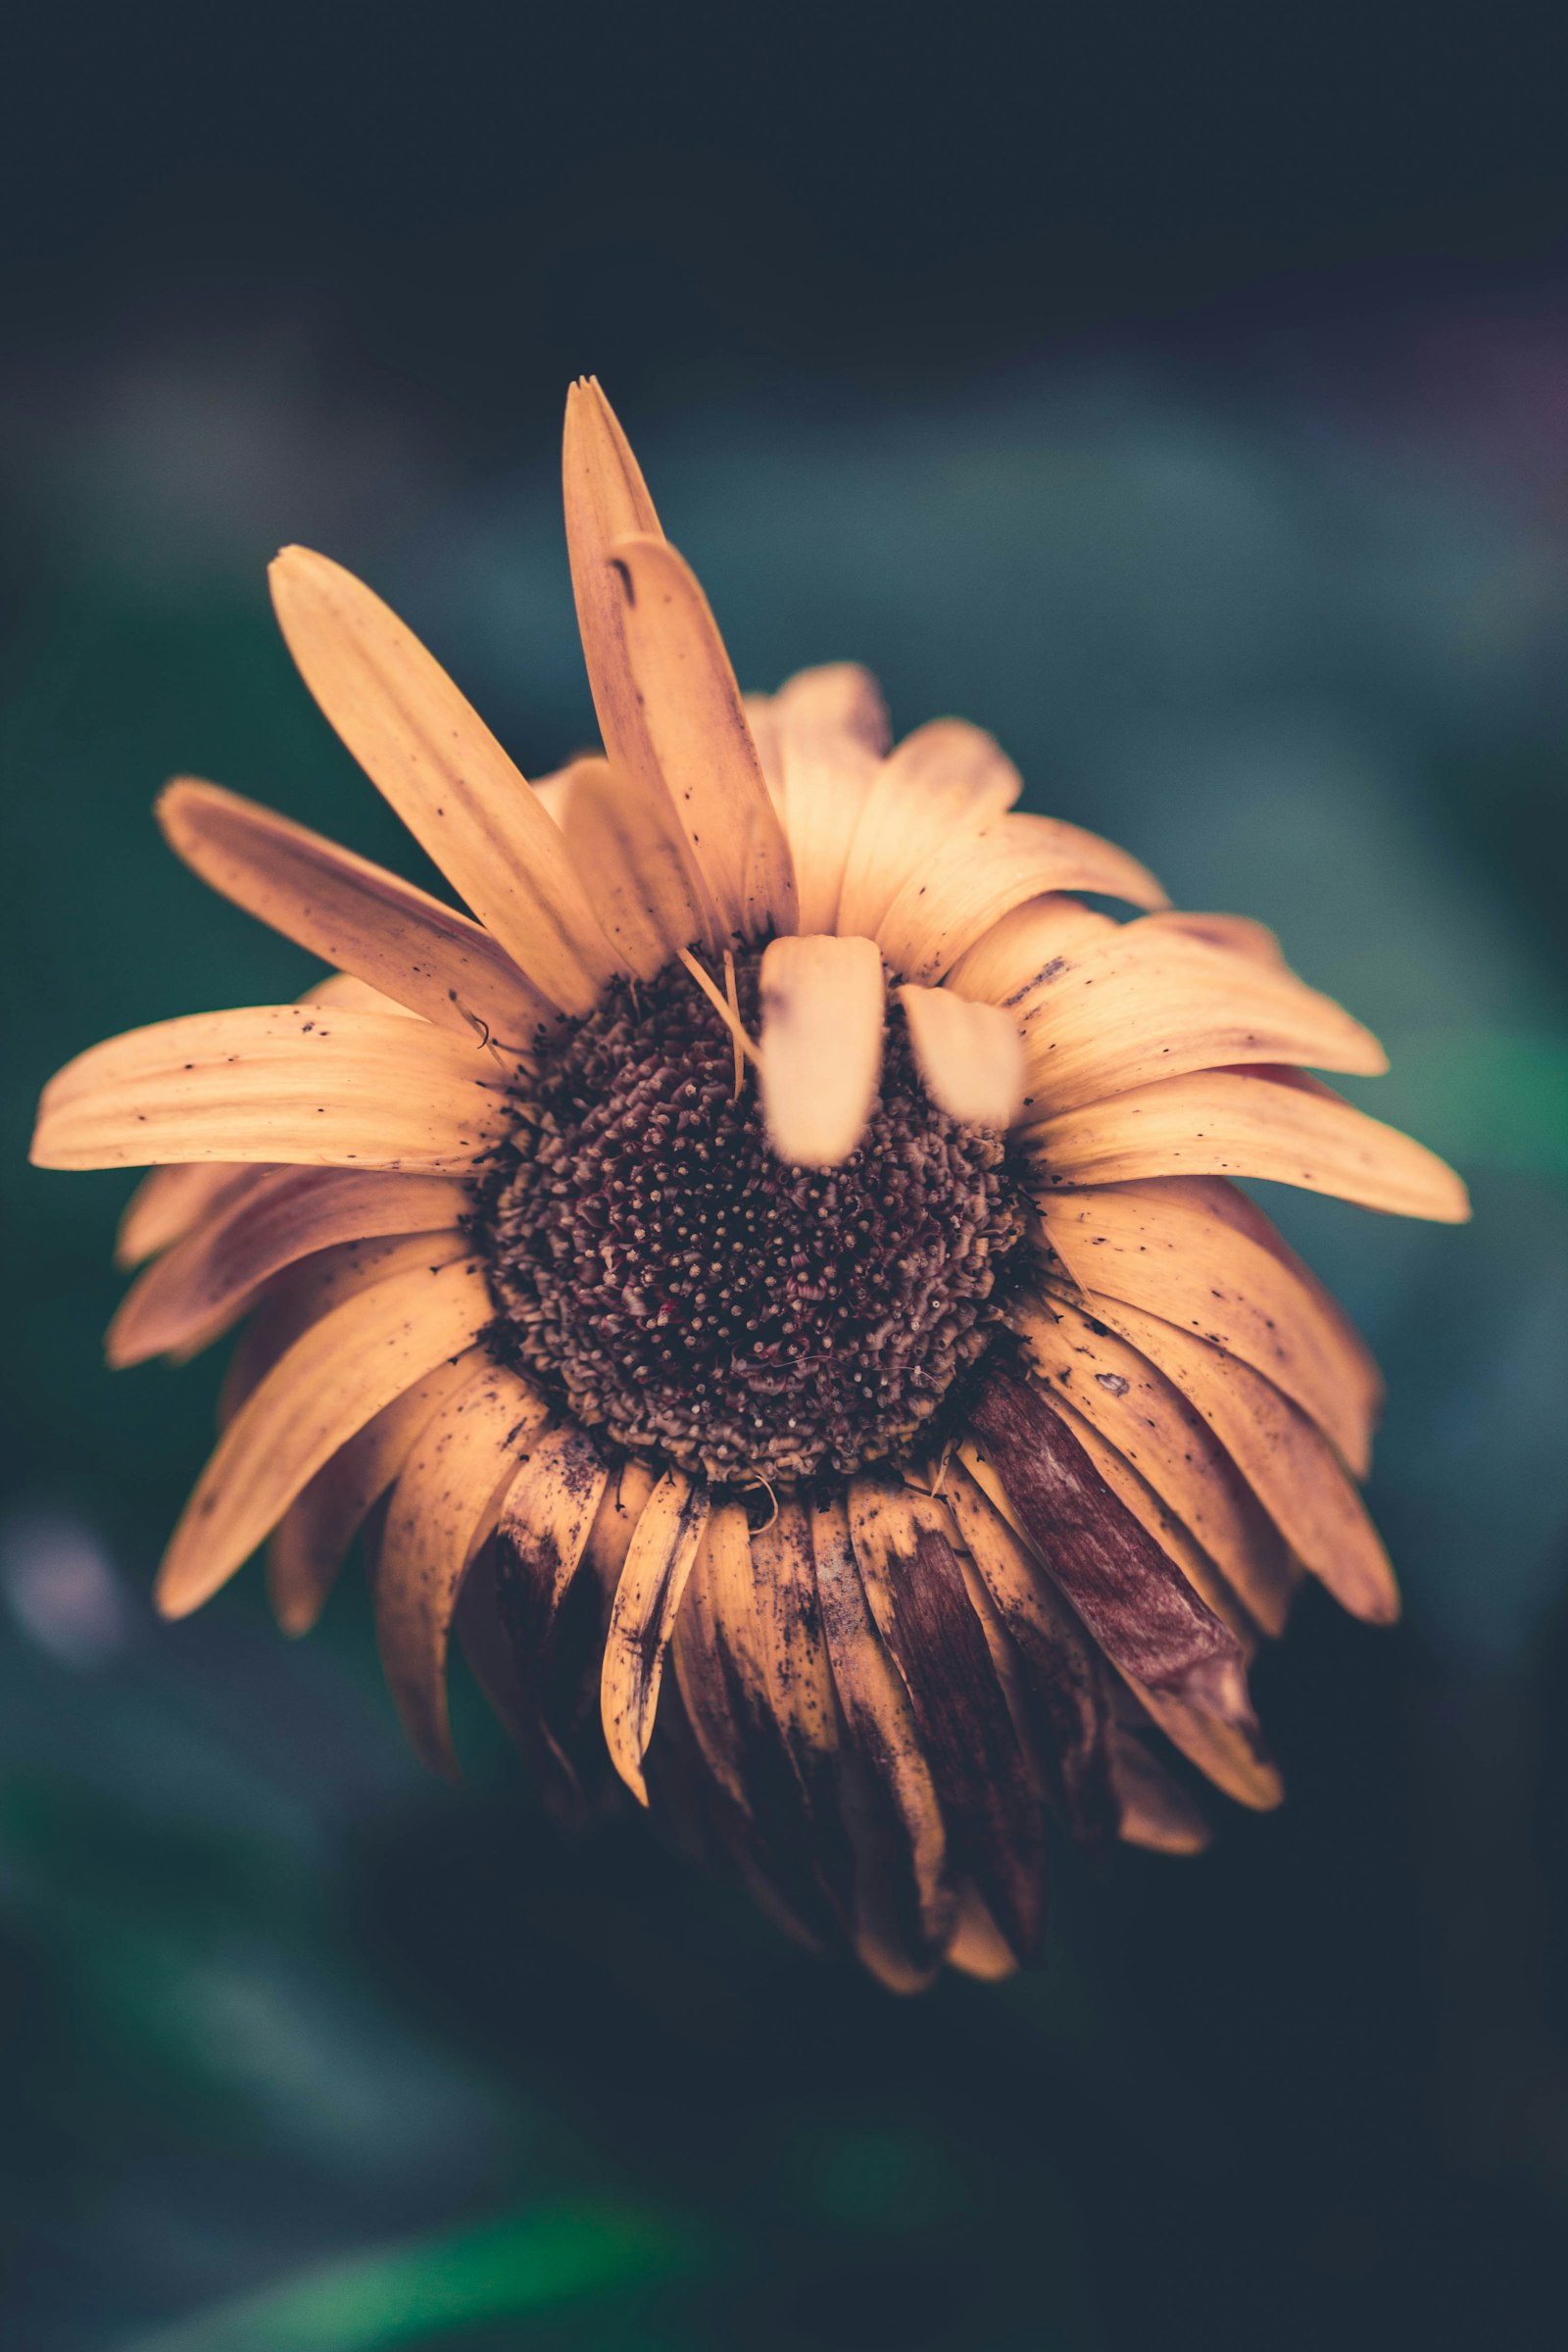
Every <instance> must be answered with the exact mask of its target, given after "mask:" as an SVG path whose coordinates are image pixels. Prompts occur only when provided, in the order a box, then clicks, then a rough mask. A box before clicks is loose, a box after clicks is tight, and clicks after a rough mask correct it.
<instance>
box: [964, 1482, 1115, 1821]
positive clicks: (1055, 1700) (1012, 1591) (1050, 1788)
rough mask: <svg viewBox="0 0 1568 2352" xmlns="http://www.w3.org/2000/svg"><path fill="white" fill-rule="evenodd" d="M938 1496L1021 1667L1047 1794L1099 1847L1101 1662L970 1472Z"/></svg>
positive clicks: (1105, 1719) (1104, 1804) (1107, 1797)
mask: <svg viewBox="0 0 1568 2352" xmlns="http://www.w3.org/2000/svg"><path fill="white" fill-rule="evenodd" d="M943 1492H944V1494H945V1495H946V1496H947V1499H948V1503H949V1507H950V1508H951V1510H952V1512H953V1516H954V1519H955V1521H956V1524H957V1528H958V1532H959V1534H960V1535H961V1536H962V1538H963V1541H964V1544H965V1547H966V1548H967V1550H968V1552H969V1555H970V1557H971V1558H972V1559H973V1561H974V1563H975V1566H976V1567H977V1568H978V1570H979V1571H980V1574H981V1576H982V1577H983V1578H984V1579H985V1582H986V1586H987V1589H988V1590H989V1592H990V1593H991V1597H992V1599H993V1601H994V1602H995V1604H996V1607H997V1610H998V1612H999V1613H1000V1615H1001V1618H1002V1621H1003V1623H1004V1625H1005V1627H1006V1629H1007V1632H1008V1634H1009V1636H1010V1637H1011V1639H1012V1642H1013V1643H1014V1645H1015V1647H1016V1649H1017V1651H1018V1654H1019V1657H1020V1658H1021V1660H1022V1662H1023V1666H1024V1670H1025V1677H1026V1683H1027V1691H1028V1697H1029V1703H1030V1707H1031V1710H1032V1713H1033V1715H1034V1717H1035V1719H1036V1721H1037V1723H1038V1725H1039V1731H1038V1734H1037V1738H1036V1741H1035V1746H1036V1752H1037V1754H1038V1756H1039V1759H1040V1764H1041V1767H1042V1770H1043V1771H1044V1774H1045V1776H1046V1787H1047V1792H1048V1794H1049V1795H1050V1797H1051V1800H1052V1802H1053V1804H1054V1806H1055V1808H1056V1810H1057V1811H1058V1812H1059V1814H1060V1815H1061V1818H1062V1820H1063V1821H1064V1822H1065V1823H1066V1825H1067V1827H1068V1828H1069V1830H1071V1832H1072V1834H1073V1836H1074V1837H1075V1838H1078V1839H1079V1841H1080V1842H1081V1843H1083V1844H1085V1845H1088V1846H1091V1847H1092V1846H1096V1845H1098V1844H1100V1843H1102V1842H1103V1839H1104V1838H1106V1837H1108V1836H1109V1834H1110V1833H1111V1831H1112V1829H1113V1828H1114V1826H1115V1820H1116V1807H1115V1803H1114V1799H1113V1794H1112V1789H1111V1779H1110V1751H1109V1743H1108V1732H1109V1720H1110V1711H1109V1704H1108V1698H1107V1680H1108V1678H1107V1676H1106V1674H1105V1670H1104V1666H1103V1661H1102V1659H1101V1658H1100V1656H1099V1654H1098V1653H1097V1651H1096V1650H1095V1647H1094V1645H1093V1643H1092V1642H1090V1641H1089V1639H1088V1637H1087V1636H1086V1634H1085V1633H1084V1629H1083V1627H1082V1626H1081V1625H1080V1624H1079V1622H1078V1620H1077V1618H1076V1617H1075V1616H1074V1615H1073V1613H1072V1611H1071V1610H1070V1609H1069V1608H1068V1606H1067V1604H1066V1602H1065V1601H1064V1600H1063V1599H1062V1598H1061V1596H1060V1594H1059V1593H1057V1592H1056V1591H1055V1590H1054V1587H1053V1586H1052V1584H1051V1581H1050V1579H1049V1578H1048V1577H1047V1576H1045V1575H1043V1574H1042V1572H1041V1570H1040V1568H1039V1565H1038V1563H1037V1562H1036V1561H1035V1559H1034V1557H1033V1555H1032V1554H1031V1553H1030V1552H1029V1550H1028V1549H1027V1547H1026V1546H1025V1545H1024V1544H1021V1543H1020V1542H1019V1540H1018V1538H1017V1537H1016V1536H1015V1535H1014V1534H1013V1532H1012V1529H1011V1528H1010V1527H1009V1526H1008V1525H1007V1523H1006V1521H1005V1519H1004V1518H1003V1516H1002V1515H1001V1513H1000V1512H999V1511H997V1510H996V1509H995V1508H994V1507H993V1505H992V1503H991V1502H990V1500H989V1498H988V1497H987V1496H986V1495H985V1494H984V1493H983V1492H982V1491H981V1489H980V1488H979V1487H977V1486H976V1484H975V1483H974V1480H973V1479H972V1478H971V1477H970V1476H969V1474H968V1472H967V1471H966V1470H964V1469H963V1468H961V1467H960V1466H959V1465H957V1464H956V1463H950V1464H949V1466H948V1473H947V1478H946V1481H945V1483H944V1488H943Z"/></svg>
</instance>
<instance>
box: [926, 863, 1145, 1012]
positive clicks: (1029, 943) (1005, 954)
mask: <svg viewBox="0 0 1568 2352" xmlns="http://www.w3.org/2000/svg"><path fill="white" fill-rule="evenodd" d="M1120 928H1121V926H1120V924H1118V923H1113V922H1112V921H1111V919H1110V916H1109V915H1108V914H1097V913H1096V912H1095V910H1094V908H1093V907H1085V906H1084V905H1083V904H1082V902H1081V901H1079V900H1078V899H1070V898H1062V897H1060V896H1059V895H1058V894H1056V893H1054V892H1048V893H1047V894H1046V895H1045V896H1044V897H1043V898H1038V899H1026V900H1025V901H1024V903H1023V905H1022V906H1021V907H1012V908H1010V909H1009V911H1008V912H1007V913H1006V914H1005V915H1003V917H1002V918H1001V920H1000V921H999V922H995V923H993V924H992V925H991V928H990V929H989V930H988V931H982V932H981V934H980V937H979V938H978V939H977V940H976V941H975V943H974V946H973V947H972V948H965V949H964V951H963V954H962V955H961V956H959V957H958V958H957V960H956V963H955V964H954V966H953V969H952V971H951V972H950V973H949V974H948V986H949V987H950V988H956V990H957V991H958V993H959V995H960V996H965V997H974V998H976V999H978V1001H979V1002H980V1003H981V1004H982V1005H1008V1006H1009V1007H1010V1006H1016V1005H1022V1004H1023V1002H1024V1000H1025V998H1026V997H1027V996H1028V994H1029V991H1030V990H1031V989H1032V988H1033V987H1034V985H1035V983H1036V982H1037V981H1040V980H1045V979H1049V977H1050V976H1051V970H1052V966H1053V965H1054V962H1055V959H1056V957H1057V956H1062V955H1065V953H1066V952H1067V950H1068V949H1069V948H1083V947H1087V946H1090V945H1092V944H1098V943H1099V942H1100V941H1102V940H1104V939H1107V938H1108V937H1109V936H1110V934H1111V933H1112V932H1114V931H1117V930H1119V929H1120Z"/></svg>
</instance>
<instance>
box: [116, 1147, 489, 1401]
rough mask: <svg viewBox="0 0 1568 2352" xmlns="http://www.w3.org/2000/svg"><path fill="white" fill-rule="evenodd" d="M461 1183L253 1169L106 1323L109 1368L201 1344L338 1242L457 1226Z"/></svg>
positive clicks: (354, 1172)
mask: <svg viewBox="0 0 1568 2352" xmlns="http://www.w3.org/2000/svg"><path fill="white" fill-rule="evenodd" d="M467 1205H468V1195H467V1192H466V1188H465V1187H464V1186H463V1185H461V1184H457V1183H454V1182H453V1180H452V1179H451V1178H450V1177H446V1176H389V1175H386V1174H384V1173H382V1172H380V1171H376V1172H373V1173H372V1172H365V1173H362V1172H361V1171H359V1170H358V1169H341V1168H259V1169H256V1170H254V1171H251V1172H249V1181H248V1182H244V1183H241V1184H239V1185H237V1186H231V1187H229V1188H228V1189H227V1190H226V1192H225V1194H224V1197H223V1200H222V1201H221V1203H220V1204H219V1205H218V1206H217V1207H215V1209H214V1211H213V1213H212V1214H211V1215H210V1216H209V1217H208V1218H207V1219H206V1220H205V1221H204V1222H203V1223H202V1224H201V1225H199V1226H198V1227H197V1229H196V1230H195V1232H193V1233H190V1234H187V1235H186V1237H185V1239H184V1240H183V1241H180V1242H176V1243H175V1244H174V1246H173V1248H172V1250H168V1251H167V1252H166V1253H165V1254H164V1256H162V1257H160V1258H158V1259H157V1260H156V1261H155V1262H154V1263H153V1264H152V1265H151V1266H149V1267H148V1268H147V1271H146V1272H145V1273H144V1274H143V1275H142V1276H141V1277H140V1279H139V1280H138V1281H137V1282H135V1283H133V1284H132V1286H131V1288H130V1290H129V1291H127V1292H126V1294H125V1297H124V1299H123V1300H122V1302H121V1306H120V1309H119V1312H118V1313H117V1314H116V1316H115V1319H114V1321H113V1322H112V1323H111V1324H110V1326H109V1336H108V1339H107V1341H106V1343H105V1347H106V1352H107V1354H108V1358H109V1361H110V1363H111V1364H115V1365H124V1364H137V1363H142V1362H144V1361H145V1360H146V1358H147V1357H148V1356H151V1355H164V1354H169V1353H171V1352H172V1351H174V1350H181V1351H190V1350H193V1349H194V1348H196V1347H198V1346H200V1347H206V1346H207V1345H208V1344H209V1343H210V1342H211V1341H212V1340H215V1339H217V1338H218V1337H219V1335H220V1333H221V1332H223V1331H226V1330H227V1329H228V1328H229V1326H230V1324H232V1323H233V1322H235V1321H236V1320H237V1318H238V1317H239V1316H240V1315H241V1314H243V1313H244V1311H245V1308H246V1306H247V1304H248V1303H249V1302H250V1300H251V1299H252V1298H253V1297H254V1296H255V1293H256V1292H257V1290H258V1289H259V1288H260V1287H261V1285H262V1284H263V1283H265V1282H269V1281H270V1279H271V1277H272V1276H273V1275H274V1274H277V1273H280V1272H281V1271H282V1269H283V1267H285V1266H287V1265H292V1264H293V1263H294V1261H295V1260H296V1259H297V1258H301V1257H308V1256H309V1255H310V1254H311V1252H312V1251H313V1250H325V1249H328V1248H330V1247H331V1246H332V1245H333V1244H335V1243H338V1242H354V1241H368V1240H369V1239H370V1238H371V1237H372V1236H375V1235H379V1234H392V1233H434V1232H437V1231H439V1230H440V1229H441V1228H442V1227H450V1226H455V1225H456V1224H457V1223H458V1221H459V1219H460V1218H461V1217H462V1216H463V1215H464V1213H465V1211H466V1207H467Z"/></svg>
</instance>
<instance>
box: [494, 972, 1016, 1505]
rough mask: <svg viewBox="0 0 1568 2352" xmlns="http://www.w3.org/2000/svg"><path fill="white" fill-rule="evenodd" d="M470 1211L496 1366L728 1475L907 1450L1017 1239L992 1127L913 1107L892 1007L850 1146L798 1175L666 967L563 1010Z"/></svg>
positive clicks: (747, 1012)
mask: <svg viewBox="0 0 1568 2352" xmlns="http://www.w3.org/2000/svg"><path fill="white" fill-rule="evenodd" d="M758 960H759V959H758V957H757V956H747V957H746V958H744V959H743V961H742V964H741V967H740V970H739V974H738V985H739V992H740V1004H741V1010H742V1014H743V1017H744V1018H745V1020H746V1022H747V1025H748V1026H749V1027H750V1028H752V1029H753V1030H754V1031H755V1027H756V1005H757V965H758ZM474 1225H475V1230H476V1233H477V1235H478V1237H479V1239H480V1242H481V1245H482V1247H483V1249H484V1251H485V1255H486V1260H487V1263H488V1266H489V1270H490V1281H491V1287H492V1290H493V1292H494V1295H495V1298H496V1300H497V1303H498V1306H499V1307H500V1309H501V1313H500V1316H499V1318H498V1321H497V1325H496V1329H495V1333H494V1335H493V1337H494V1345H495V1346H496V1348H497V1349H498V1352H500V1353H501V1354H502V1355H503V1356H504V1357H505V1358H506V1360H508V1361H511V1362H513V1363H515V1364H516V1365H517V1366H519V1367H520V1368H522V1369H524V1370H526V1371H527V1372H528V1373H529V1374H531V1375H532V1376H534V1377H535V1378H537V1379H539V1380H541V1381H542V1382H544V1383H545V1384H546V1385H547V1386H548V1387H550V1388H552V1389H553V1390H554V1391H555V1392H556V1393H557V1395H558V1396H562V1397H564V1400H565V1401H566V1402H567V1403H568V1404H569V1406H570V1407H571V1409H572V1411H573V1412H574V1413H575V1414H576V1415H577V1416H578V1418H579V1419H580V1420H582V1421H583V1422H585V1423H586V1424H588V1425H589V1426H590V1427H595V1428H602V1429H604V1430H605V1431H606V1432H607V1433H608V1434H609V1436H610V1437H611V1438H612V1439H613V1440H614V1441H615V1442H616V1443H617V1444H619V1445H622V1446H628V1447H631V1448H632V1449H634V1450H638V1451H643V1452H647V1453H649V1454H652V1455H654V1456H656V1457H663V1458H665V1459H667V1460H669V1461H672V1462H674V1463H676V1464H677V1465H678V1466H680V1467H681V1468H683V1469H687V1470H701V1471H703V1472H705V1473H706V1474H707V1475H708V1476H709V1477H710V1478H712V1479H716V1480H720V1481H732V1482H744V1481H747V1480H751V1479H756V1478H767V1479H791V1478H798V1477H805V1476H809V1475H810V1474H812V1473H814V1472H817V1471H821V1470H828V1469H833V1470H837V1471H840V1472H849V1471H853V1470H856V1469H858V1468H859V1467H860V1466H861V1465H862V1464H864V1463H866V1462H869V1461H876V1460H879V1459H881V1458H883V1457H884V1456H886V1455H888V1454H890V1453H894V1452H896V1451H898V1449H899V1448H900V1447H901V1446H907V1444H908V1443H909V1442H910V1441H911V1440H912V1439H913V1438H914V1437H915V1436H916V1435H917V1434H918V1433H919V1432H920V1431H921V1430H922V1429H923V1428H925V1427H926V1426H927V1425H928V1424H929V1423H930V1422H931V1421H932V1419H933V1417H934V1416H935V1415H936V1414H937V1412H938V1409H939V1407H940V1406H941V1404H942V1400H943V1398H944V1397H945V1396H946V1395H947V1393H948V1391H949V1389H950V1388H951V1387H952V1385H953V1382H954V1381H955V1379H956V1376H957V1374H958V1373H959V1372H960V1371H961V1370H962V1369H963V1367H964V1366H965V1365H966V1364H968V1363H970V1362H972V1361H973V1359H974V1357H975V1356H976V1355H977V1354H978V1353H979V1351H980V1349H981V1348H982V1347H983V1345H984V1337H985V1335H984V1330H983V1327H982V1326H983V1322H984V1320H985V1319H986V1317H987V1316H988V1314H989V1313H990V1312H991V1311H993V1293H994V1290H995V1286H996V1283H997V1280H998V1276H999V1274H1000V1273H1001V1272H1002V1271H1003V1268H1004V1265H1005V1259H1006V1257H1007V1255H1008V1253H1009V1252H1010V1251H1011V1250H1013V1249H1014V1247H1015V1245H1016V1242H1017V1239H1018V1235H1019V1231H1020V1220H1019V1217H1018V1214H1017V1212H1016V1209H1015V1207H1014V1205H1013V1199H1012V1193H1011V1187H1010V1185H1009V1183H1008V1181H1007V1178H1006V1176H1005V1172H1004V1168H1003V1146H1002V1142H1001V1140H1000V1138H999V1137H997V1136H996V1135H994V1134H992V1133H990V1132H989V1131H988V1130H985V1129H981V1128H975V1127H966V1126H962V1125H960V1124H959V1123H958V1122H957V1121H956V1120H954V1119H951V1118H949V1117H948V1116H947V1115H946V1113H945V1112H942V1111H940V1110H938V1109H937V1108H936V1107H935V1106H934V1105H933V1104H932V1103H930V1102H929V1100H928V1099H927V1097H926V1096H925V1094H924V1093H923V1091H922V1089H921V1087H920V1084H919V1081H918V1079H917V1077H916V1075H915V1071H914V1065H913V1059H912V1056H911V1054H910V1052H909V1048H908V1043H907V1038H906V1035H905V1030H904V1023H903V1017H902V1015H901V1014H899V1013H897V1012H895V1013H894V1016H893V1018H892V1020H891V1021H890V1023H889V1026H888V1031H887V1034H886V1037H885V1040H884V1053H883V1068H882V1083H881V1091H880V1095H879V1098H878V1100H877V1102H876V1103H875V1104H874V1106H873V1110H872V1114H871V1119H870V1123H869V1126H868V1128H867V1131H866V1133H865V1135H864V1137H863V1139H862V1141H861V1143H860V1146H859V1148H858V1151H856V1152H853V1153H852V1154H851V1156H850V1157H849V1158H848V1159H847V1160H846V1161H844V1162H843V1163H842V1164H841V1165H840V1166H838V1167H834V1168H799V1167H791V1166H788V1165H786V1164H784V1163H783V1162H782V1161H780V1160H779V1159H778V1158H777V1157H776V1156H775V1155H774V1153H773V1152H772V1151H771V1150H770V1148H769V1146H768V1142H767V1139H766V1136H765V1134H764V1131H763V1126H762V1120H761V1114H760V1109H759V1106H758V1102H757V1097H756V1089H755V1086H754V1085H753V1084H752V1083H751V1081H750V1080H748V1081H747V1083H746V1084H745V1086H744V1088H743V1090H742V1092H741V1095H740V1097H739V1099H738V1100H737V1099H736V1091H735V1064H734V1050H733V1041H732V1038H731V1034H730V1031H729V1030H728V1029H727V1028H726V1026H725V1024H724V1022H723V1020H722V1019H721V1018H720V1016H719V1014H718V1012H717V1011H716V1010H715V1009H714V1008H713V1006H712V1005H711V1004H709V1002H708V1001H707V1000H706V999H705V998H704V997H703V995H702V994H701V992H700V991H699V989H698V988H697V987H696V985H695V984H694V982H693V981H692V979H691V977H690V975H689V974H688V973H687V972H686V971H684V970H683V969H682V968H681V967H680V966H679V965H673V966H671V967H669V968H668V969H666V970H665V971H664V972H662V974H661V975H660V976H659V978H658V979H657V980H655V981H653V982H652V983H651V984H649V985H647V986H645V987H642V988H639V989H633V988H631V987H629V986H618V987H617V988H615V989H614V990H613V991H612V993H611V995H610V997H609V998H608V1000H607V1002H606V1003H605V1004H604V1005H601V1006H600V1007H599V1009H597V1010H596V1011H595V1012H593V1013H591V1014H589V1016H588V1017H587V1018H586V1019H585V1020H583V1021H581V1022H580V1023H578V1025H577V1026H576V1028H575V1029H574V1030H573V1032H572V1033H571V1035H570V1036H569V1038H568V1040H567V1042H566V1043H565V1045H564V1047H563V1048H562V1049H561V1050H560V1051H559V1053H558V1054H557V1055H556V1056H555V1058H554V1060H553V1061H552V1062H551V1063H550V1065H549V1066H548V1067H547V1068H546V1069H545V1070H544V1071H543V1072H542V1073H541V1078H540V1083H539V1086H538V1088H537V1091H536V1092H535V1094H534V1097H533V1100H532V1103H530V1105H529V1108H528V1111H527V1114H526V1116H525V1117H523V1118H520V1119H519V1124H518V1126H517V1129H516V1131H515V1135H514V1137H513V1139H512V1142H511V1144H510V1146H509V1148H508V1150H507V1152H506V1153H505V1154H504V1155H503V1159H502V1162H501V1164H500V1165H498V1166H497V1167H496V1168H495V1169H493V1170H492V1171H491V1174H490V1176H489V1178H488V1180H487V1182H486V1184H485V1185H484V1187H483V1188H482V1191H481V1194H480V1198H479V1204H478V1207H477V1209H476V1212H475V1218H474Z"/></svg>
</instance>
